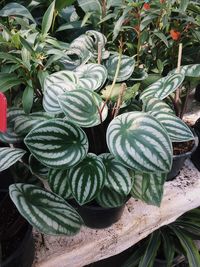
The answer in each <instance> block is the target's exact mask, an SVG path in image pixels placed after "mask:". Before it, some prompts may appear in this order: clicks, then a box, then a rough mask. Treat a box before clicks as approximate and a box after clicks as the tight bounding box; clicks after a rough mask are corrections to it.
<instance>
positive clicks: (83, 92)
mask: <svg viewBox="0 0 200 267" xmlns="http://www.w3.org/2000/svg"><path fill="white" fill-rule="evenodd" d="M77 39H78V40H77ZM77 39H76V40H74V41H73V42H72V44H71V45H70V49H69V51H70V50H71V52H72V53H74V52H75V53H79V56H80V57H81V56H82V55H83V57H84V55H85V54H89V58H88V56H87V57H86V58H87V60H84V62H85V64H79V63H78V62H75V64H74V65H73V64H72V63H73V62H72V60H71V59H70V60H62V62H61V63H62V64H63V65H64V66H65V70H62V71H59V72H55V73H53V74H51V75H49V76H48V77H46V79H45V81H44V88H43V91H44V97H43V108H44V110H45V112H39V113H32V114H30V115H27V114H22V113H21V114H20V111H19V110H11V111H10V115H9V116H10V121H11V123H12V127H14V131H15V135H16V136H17V137H24V143H25V145H26V146H27V148H28V150H29V151H30V153H31V155H30V159H29V166H28V167H29V168H30V169H31V170H32V172H33V173H34V174H35V175H37V176H38V177H39V178H40V179H42V180H44V173H45V172H44V169H45V168H46V170H47V171H48V175H47V177H46V179H47V182H48V184H49V187H50V189H51V191H46V190H44V189H42V188H38V187H35V186H33V185H27V184H14V185H11V186H10V196H11V199H12V200H13V201H14V203H15V205H16V206H17V208H18V209H19V211H20V213H21V214H22V215H23V216H24V217H25V218H26V219H27V220H28V221H29V222H30V223H31V224H32V225H34V226H35V227H36V228H38V229H39V230H40V231H42V232H44V233H47V234H74V233H76V232H77V231H78V229H79V228H80V225H81V224H82V221H81V218H80V217H79V215H78V214H77V213H76V211H75V210H73V209H72V208H71V207H70V206H69V205H68V203H67V201H68V199H71V198H74V199H75V200H76V202H78V203H79V204H80V205H85V204H88V203H90V202H92V201H96V202H97V203H98V204H99V205H100V206H102V207H118V206H120V205H122V204H123V203H125V202H126V200H127V196H128V195H129V194H131V195H133V196H134V197H136V198H140V199H142V200H144V201H145V202H147V203H150V204H154V205H160V202H161V199H162V194H163V185H164V182H165V179H166V176H167V173H168V172H169V171H170V169H171V164H172V141H176V142H182V141H187V140H193V139H194V137H193V134H192V133H191V131H190V129H189V128H188V127H187V126H186V125H185V124H184V123H183V122H182V121H181V120H180V119H178V118H177V117H176V116H175V115H174V112H173V110H172V109H171V108H170V106H169V105H167V104H166V103H165V102H163V101H162V100H163V99H165V98H166V97H167V96H168V95H170V94H172V93H173V92H174V91H175V90H176V89H177V88H178V87H179V86H180V85H181V83H182V82H183V80H184V77H185V76H187V75H188V74H189V72H190V71H191V69H190V66H189V67H184V68H185V69H184V70H185V71H184V74H183V73H179V74H177V73H172V74H169V75H168V76H167V77H164V78H162V79H160V80H159V81H157V82H156V83H155V84H152V85H151V86H150V87H148V88H146V90H145V91H144V92H143V93H142V94H141V96H140V99H141V101H142V102H143V106H142V111H141V110H137V111H134V110H131V109H132V108H133V101H132V99H133V98H134V97H135V95H136V93H137V90H138V84H137V83H136V81H137V79H135V78H134V65H135V64H134V63H135V61H134V58H133V57H128V56H125V55H123V54H122V53H123V46H122V44H121V43H120V44H119V53H116V52H115V53H112V52H110V53H109V52H108V51H106V50H105V44H106V38H105V36H103V35H102V34H100V33H98V32H95V31H88V32H86V33H85V34H84V35H82V36H80V37H79V38H77ZM80 40H81V42H80ZM99 43H100V44H101V45H100V46H99ZM99 47H100V48H101V52H100V53H97V51H98V50H99ZM86 58H85V59H86ZM97 59H98V61H99V62H98V63H96V62H95V61H96V60H97ZM99 59H100V60H99ZM92 61H93V62H92ZM86 62H87V63H86ZM94 62H95V63H94ZM100 62H101V63H102V64H100ZM82 63H83V62H82ZM77 65H78V66H77ZM198 68H199V65H198V66H193V72H194V73H195V70H196V69H198ZM135 80H136V81H135ZM130 84H134V85H132V86H130ZM127 109H129V112H123V110H127ZM130 110H131V111H130ZM17 113H18V115H16V117H15V115H14V114H17ZM118 114H120V115H118ZM16 136H13V135H12V136H9V135H7V134H4V135H2V137H3V138H4V140H9V138H10V137H11V138H10V139H12V138H13V139H14V138H15V137H16ZM13 139H12V140H13ZM6 150H7V151H6ZM6 150H2V152H1V153H0V167H1V166H3V164H4V163H3V159H4V157H5V155H6V154H8V153H10V154H9V156H8V158H9V159H10V160H9V162H7V166H6V167H9V166H10V165H12V164H13V163H15V162H16V160H17V159H20V158H21V157H22V155H23V153H24V152H23V151H21V150H20V151H18V150H17V149H16V150H15V149H14V150H11V148H6ZM17 152H18V154H17ZM14 153H16V154H17V155H14ZM12 154H13V156H12ZM33 163H34V165H35V164H38V166H39V167H38V170H36V168H34V166H33ZM40 170H41V172H40Z"/></svg>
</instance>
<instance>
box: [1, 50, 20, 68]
mask: <svg viewBox="0 0 200 267" xmlns="http://www.w3.org/2000/svg"><path fill="white" fill-rule="evenodd" d="M0 59H3V60H7V61H8V62H11V63H16V64H22V65H23V61H22V60H21V59H19V58H18V57H17V56H13V55H11V54H9V53H5V52H0Z"/></svg>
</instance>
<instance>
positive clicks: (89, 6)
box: [78, 0, 102, 14]
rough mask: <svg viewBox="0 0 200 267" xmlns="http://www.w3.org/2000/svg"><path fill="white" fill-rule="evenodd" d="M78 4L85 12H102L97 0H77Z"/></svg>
mask: <svg viewBox="0 0 200 267" xmlns="http://www.w3.org/2000/svg"><path fill="white" fill-rule="evenodd" d="M78 4H79V6H80V7H81V8H82V9H83V11H84V12H85V13H87V12H90V11H91V12H97V13H99V14H101V12H102V11H101V5H100V2H99V0H78Z"/></svg>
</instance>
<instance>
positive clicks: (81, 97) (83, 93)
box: [58, 89, 108, 128]
mask: <svg viewBox="0 0 200 267" xmlns="http://www.w3.org/2000/svg"><path fill="white" fill-rule="evenodd" d="M58 100H59V104H60V107H61V109H62V111H63V112H64V114H65V115H66V118H67V119H69V120H70V121H72V122H74V123H75V124H77V125H79V126H81V127H85V128H88V127H93V126H96V125H99V124H100V123H101V122H102V121H104V120H105V119H106V117H107V114H108V108H107V105H105V107H104V109H103V111H102V112H101V109H102V107H103V106H104V102H103V101H102V99H101V97H100V96H99V95H98V94H96V93H94V92H91V91H89V90H87V89H76V90H73V91H71V92H68V93H65V94H62V95H60V96H59V98H58ZM100 112H101V114H100Z"/></svg>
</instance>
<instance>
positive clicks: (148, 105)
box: [143, 97, 174, 114]
mask: <svg viewBox="0 0 200 267" xmlns="http://www.w3.org/2000/svg"><path fill="white" fill-rule="evenodd" d="M143 111H145V112H150V113H151V112H152V113H157V112H160V111H162V112H165V113H169V114H174V111H173V110H172V109H171V108H170V106H169V105H168V104H167V103H165V102H164V101H162V100H159V99H157V98H153V97H152V98H147V99H144V100H143Z"/></svg>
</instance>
